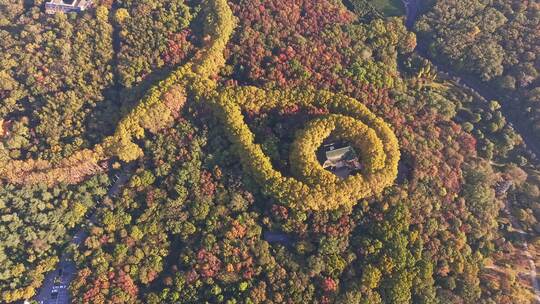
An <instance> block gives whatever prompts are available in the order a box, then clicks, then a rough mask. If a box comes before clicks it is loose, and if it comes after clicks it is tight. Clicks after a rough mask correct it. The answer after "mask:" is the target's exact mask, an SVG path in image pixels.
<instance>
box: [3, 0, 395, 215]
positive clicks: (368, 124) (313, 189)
mask: <svg viewBox="0 0 540 304" xmlns="http://www.w3.org/2000/svg"><path fill="white" fill-rule="evenodd" d="M205 4H206V5H205V6H204V7H203V10H204V13H203V14H206V16H204V17H203V18H204V20H205V22H206V23H208V24H204V32H205V35H207V37H208V39H207V41H205V45H204V46H203V49H202V50H200V51H199V52H198V53H197V54H196V55H195V56H194V59H192V60H191V61H189V62H188V63H186V64H185V65H183V66H181V67H179V68H177V69H176V70H175V71H173V72H172V73H171V74H170V75H169V76H167V78H165V79H164V80H162V81H160V82H159V83H158V84H157V85H156V86H154V87H153V88H151V89H150V91H149V92H148V93H146V95H145V97H144V98H143V99H142V100H141V101H140V102H139V104H138V105H137V106H136V107H135V108H134V109H133V110H132V111H131V112H130V113H129V114H128V115H126V117H124V118H122V120H120V122H119V124H118V126H117V128H116V131H115V132H114V135H113V136H111V137H108V138H106V139H105V140H104V142H103V143H102V144H98V145H96V146H95V147H94V148H93V149H92V150H82V151H77V152H75V153H73V155H71V156H69V157H67V158H66V159H62V160H60V161H59V162H57V163H52V162H48V161H45V160H33V159H29V160H13V159H11V158H10V157H9V155H3V159H2V160H3V162H2V163H1V164H0V174H1V175H2V176H3V178H5V179H7V180H8V181H10V182H12V183H18V184H30V183H43V182H45V183H47V184H48V185H55V184H58V183H60V182H62V183H68V184H74V183H79V182H80V181H81V180H82V179H83V178H85V177H88V176H91V175H94V174H96V173H98V172H100V171H101V170H100V167H99V162H100V161H104V160H105V159H108V158H111V157H113V156H118V158H119V159H120V160H122V161H126V162H130V161H133V160H135V159H137V158H140V157H142V154H143V152H142V150H141V148H140V147H138V146H137V145H136V144H135V143H134V142H133V140H134V139H140V138H143V137H144V133H145V130H149V131H152V132H153V133H155V132H157V131H159V130H161V129H163V128H165V127H167V126H170V125H171V123H172V121H173V120H174V119H173V112H178V111H179V110H180V109H181V107H182V101H183V100H184V99H185V94H193V98H194V99H195V100H198V101H200V102H210V103H213V104H214V106H215V107H216V110H215V111H216V113H219V114H222V116H223V121H224V123H225V125H226V126H227V128H228V129H229V135H230V137H231V141H232V142H233V143H235V144H236V145H237V146H238V151H239V153H240V154H241V155H242V156H241V159H242V160H243V162H244V163H245V167H246V169H247V170H248V171H250V172H251V173H252V174H253V175H254V176H256V179H257V180H258V181H259V183H260V184H261V186H262V187H263V188H266V189H267V190H266V192H268V194H272V195H275V196H276V197H277V198H278V199H279V200H281V201H283V202H284V203H285V204H287V205H288V206H291V207H299V208H310V209H314V210H328V209H335V208H337V207H339V206H340V205H341V204H344V205H348V206H351V205H353V204H355V203H356V202H357V201H358V200H359V199H361V198H364V197H367V196H371V195H373V194H375V193H379V192H381V191H382V190H383V189H384V188H385V187H387V186H389V185H391V184H392V183H393V181H394V180H395V178H396V177H397V165H398V161H399V147H398V142H397V138H396V136H395V135H394V133H393V132H392V130H391V129H390V127H389V126H388V125H387V124H386V123H384V121H382V120H381V119H379V118H377V117H376V116H375V115H374V114H373V113H371V112H370V111H369V110H368V109H367V108H366V107H365V106H363V105H362V104H361V103H359V102H358V101H355V100H353V99H351V98H347V97H345V96H340V95H334V94H331V93H329V92H324V91H313V92H310V91H305V92H297V93H287V92H285V93H283V94H280V92H271V93H267V91H263V90H257V89H256V88H255V87H243V89H241V90H237V89H235V90H227V89H226V88H225V89H223V88H218V84H217V83H216V81H215V80H212V77H214V76H216V75H217V74H218V72H219V70H220V69H221V68H223V66H224V65H225V58H224V55H223V51H224V49H225V48H226V45H227V42H228V41H229V37H230V36H231V35H232V33H233V30H234V27H235V20H234V16H233V14H232V11H231V9H230V8H229V6H228V4H227V2H226V1H225V0H213V1H208V3H205ZM103 14H106V13H105V12H103ZM174 91H177V92H176V95H173V94H175V93H174ZM167 94H169V95H173V97H169V98H166V95H167ZM167 101H169V102H167ZM248 103H249V104H248ZM280 103H281V104H280ZM238 104H239V105H238ZM296 104H298V105H304V106H306V105H315V106H318V107H319V108H322V109H326V110H328V111H329V113H332V112H335V113H336V114H341V115H348V116H351V117H353V118H355V119H357V120H359V121H365V124H364V123H361V124H358V123H356V124H355V123H352V124H351V123H350V120H349V123H348V124H346V123H343V122H344V120H343V119H344V118H338V116H331V115H328V116H327V117H326V118H319V120H320V119H323V122H326V123H327V124H335V123H336V122H340V123H339V128H336V126H334V127H331V126H329V127H327V128H326V129H327V130H326V131H323V132H320V133H319V134H318V135H319V138H316V139H313V140H315V141H316V143H318V145H314V144H311V145H309V146H308V147H309V148H308V149H306V148H304V149H303V151H299V152H297V153H296V154H297V155H292V156H291V157H292V158H295V159H301V158H303V157H309V158H310V159H311V161H309V162H306V163H305V164H303V163H302V162H300V161H299V162H298V163H299V164H300V163H302V164H303V165H302V166H301V167H299V168H297V170H296V171H297V172H299V176H298V177H297V178H298V179H291V178H284V177H282V175H281V174H280V173H279V172H278V171H276V170H274V169H273V168H272V165H271V164H270V161H269V159H268V157H267V156H265V155H264V153H263V151H262V149H261V147H260V146H257V145H255V144H254V143H253V134H251V132H250V131H249V128H248V127H247V125H245V123H244V119H243V117H242V114H241V110H240V107H241V106H243V108H244V110H249V111H259V110H260V109H261V108H263V107H264V108H266V109H272V108H274V107H281V108H283V107H285V106H294V105H296ZM223 114H224V115H223ZM342 117H343V116H342ZM334 129H336V133H337V134H336V135H337V136H340V137H346V136H347V133H349V134H348V135H349V136H348V139H349V140H350V141H351V142H352V143H353V144H354V145H355V146H356V147H358V148H360V151H362V156H363V157H362V160H363V161H364V162H366V164H368V165H367V166H366V170H365V172H364V175H353V176H351V177H349V178H348V179H346V180H345V181H338V179H337V177H335V176H334V175H332V174H331V173H329V172H326V171H325V170H324V169H323V168H322V166H321V165H320V164H319V163H318V161H317V159H316V156H315V152H316V150H317V148H318V146H319V145H320V144H322V140H323V139H324V138H326V137H328V135H330V132H331V131H334ZM368 131H369V133H368ZM355 132H358V134H356V135H355V136H352V137H351V136H350V135H351V133H355ZM325 133H326V134H325ZM299 140H302V138H300V139H299ZM376 143H378V145H376ZM371 146H373V147H374V150H373V151H366V150H369V149H371ZM375 158H376V159H375ZM291 161H295V160H294V159H292V160H291ZM373 163H378V164H377V165H373ZM306 180H309V182H307V181H306ZM304 202H307V203H304Z"/></svg>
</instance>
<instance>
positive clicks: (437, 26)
mask: <svg viewBox="0 0 540 304" xmlns="http://www.w3.org/2000/svg"><path fill="white" fill-rule="evenodd" d="M415 27H416V30H417V31H418V33H419V35H420V36H421V37H423V39H425V41H426V43H425V47H426V48H427V50H428V52H430V53H431V54H432V56H433V57H434V58H435V59H436V60H438V61H441V62H443V63H445V64H447V65H449V66H451V67H452V69H453V70H455V71H458V72H461V73H466V74H471V75H472V77H473V78H474V79H476V80H478V81H481V82H485V83H486V85H487V87H488V88H489V89H490V90H494V92H496V94H500V95H501V96H504V99H505V100H506V99H507V100H506V102H507V103H509V104H510V105H509V107H510V108H511V109H512V110H513V111H514V115H515V116H516V117H519V118H520V119H524V118H525V119H527V120H528V121H527V122H526V126H527V127H528V128H529V129H530V132H531V134H532V135H533V136H534V137H535V140H537V141H538V140H540V136H539V134H540V82H539V76H540V58H539V54H540V31H539V30H538V29H539V27H540V6H539V4H538V2H537V1H467V0H457V1H455V0H451V1H444V0H443V1H436V5H435V6H434V7H433V8H431V9H430V10H429V11H428V13H427V14H425V15H424V16H423V17H421V18H420V20H419V21H418V22H417V23H416V25H415Z"/></svg>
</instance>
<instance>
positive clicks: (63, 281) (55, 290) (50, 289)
mask: <svg viewBox="0 0 540 304" xmlns="http://www.w3.org/2000/svg"><path fill="white" fill-rule="evenodd" d="M131 168H132V166H130V165H128V166H127V168H126V170H125V171H124V172H122V173H121V174H120V175H115V176H114V178H113V184H112V187H111V188H110V189H109V192H108V193H107V197H110V198H113V197H115V196H116V195H117V194H118V193H119V192H120V189H121V188H122V186H123V185H125V184H126V182H127V181H128V180H129V176H130V174H129V173H130V171H131ZM99 205H101V202H98V203H97V204H96V207H97V206H99ZM96 210H97V209H96ZM96 221H97V214H96V212H94V213H93V214H92V215H91V216H90V218H89V219H88V220H87V222H86V224H87V225H86V226H81V227H80V228H79V230H78V231H77V232H76V233H75V235H74V236H73V238H72V239H71V242H70V244H73V245H75V246H76V247H79V246H80V245H81V244H82V243H83V242H84V241H85V240H86V238H87V237H88V230H87V227H88V226H91V225H94V224H95V223H96ZM76 274H77V266H76V265H75V262H74V261H73V260H72V259H71V255H70V254H69V252H63V253H62V255H61V257H60V262H59V263H58V265H57V266H56V269H55V270H53V271H51V272H49V273H48V274H47V276H46V277H45V280H44V281H43V284H42V286H41V288H40V289H39V293H38V294H37V295H36V296H35V297H34V298H33V300H34V301H36V302H37V303H39V304H69V303H71V301H70V293H69V285H70V284H71V282H72V281H73V279H74V278H75V275H76Z"/></svg>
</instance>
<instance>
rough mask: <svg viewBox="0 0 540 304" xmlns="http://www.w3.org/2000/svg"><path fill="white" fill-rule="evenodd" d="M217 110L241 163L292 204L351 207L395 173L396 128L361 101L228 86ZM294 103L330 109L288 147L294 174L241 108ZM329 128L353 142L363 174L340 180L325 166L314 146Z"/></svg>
mask: <svg viewBox="0 0 540 304" xmlns="http://www.w3.org/2000/svg"><path fill="white" fill-rule="evenodd" d="M214 105H215V108H216V114H217V115H219V116H220V118H221V119H222V121H223V122H224V124H225V125H226V127H227V133H228V136H229V139H230V140H231V141H232V142H233V144H234V145H235V148H236V149H237V152H238V153H239V155H240V159H241V161H242V164H243V166H244V167H245V168H246V169H247V170H248V171H249V172H251V173H252V175H253V176H254V178H255V179H256V180H257V182H258V183H259V184H260V185H261V187H262V188H263V190H264V191H265V192H266V194H268V195H271V196H274V197H275V198H276V199H278V200H279V201H280V202H282V203H285V204H288V205H289V206H291V207H293V208H300V209H312V210H332V209H336V208H339V207H351V206H352V205H354V204H355V203H356V202H357V201H358V200H359V199H361V198H364V197H367V196H370V195H373V194H375V193H379V192H381V191H382V190H383V189H384V188H386V187H388V186H389V185H391V184H392V183H393V182H394V180H395V178H396V176H397V167H398V161H399V157H400V153H399V147H398V141H397V138H396V136H395V135H394V132H393V131H392V130H391V129H390V127H389V126H388V125H387V124H386V123H385V122H384V121H383V120H382V119H380V118H378V117H376V116H375V115H374V114H373V113H372V112H371V111H369V109H367V108H366V107H365V106H364V105H363V104H361V103H360V102H358V101H357V100H355V99H352V98H350V97H347V96H344V95H341V94H334V93H331V92H328V91H313V90H269V91H265V90H262V89H259V88H255V87H239V88H226V89H224V90H223V91H222V92H221V93H220V94H219V96H218V97H217V98H216V99H215V100H214ZM291 105H300V106H308V105H312V106H316V107H317V108H321V109H326V110H328V111H329V112H330V113H332V114H329V115H324V116H321V117H319V118H317V119H315V120H313V121H311V122H309V123H308V125H307V126H306V128H305V129H304V130H302V131H300V132H298V134H297V136H296V139H295V141H294V143H293V145H292V148H291V153H290V163H291V169H292V171H293V173H294V174H295V177H294V178H291V177H286V176H283V175H282V174H281V173H280V172H279V171H277V170H275V169H274V168H273V166H272V164H271V161H270V158H269V157H268V156H266V155H265V154H264V152H263V150H262V148H261V146H260V145H258V144H255V143H254V140H255V136H254V134H253V133H252V132H251V130H250V129H249V127H248V126H247V125H246V123H245V122H244V118H243V116H242V110H245V111H255V112H258V111H267V110H271V109H275V108H278V109H285V108H287V107H289V106H291ZM330 133H334V134H335V135H337V136H338V137H340V138H341V139H343V140H346V141H349V142H350V143H351V144H352V145H353V146H355V147H356V148H357V149H358V150H359V151H360V155H361V157H362V161H363V164H364V167H365V168H364V170H363V172H362V173H363V174H357V175H351V176H349V177H348V178H346V179H344V180H341V179H339V178H338V177H336V176H335V175H334V174H332V173H330V172H328V171H326V170H324V169H323V168H322V166H321V164H320V163H319V162H318V160H317V157H316V154H315V153H316V150H317V149H318V147H319V146H320V145H321V144H322V142H323V140H324V139H325V138H326V137H328V135H329V134H330Z"/></svg>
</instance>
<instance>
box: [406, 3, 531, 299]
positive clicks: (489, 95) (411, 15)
mask: <svg viewBox="0 0 540 304" xmlns="http://www.w3.org/2000/svg"><path fill="white" fill-rule="evenodd" d="M402 1H403V5H404V6H405V11H406V14H407V17H406V25H407V28H409V29H411V28H412V27H413V25H414V22H415V21H416V18H417V17H418V14H419V5H420V3H419V0H402ZM423 46H424V45H422V44H421V43H420V42H419V46H418V47H417V48H416V51H417V53H418V54H420V55H421V56H422V57H424V58H427V59H429V60H430V62H431V63H432V64H433V65H434V66H436V67H437V69H438V70H439V71H442V72H443V73H445V74H447V75H449V76H450V77H451V78H453V79H456V82H457V83H458V84H461V85H462V86H463V87H465V88H467V89H469V90H472V91H474V92H475V93H476V94H478V95H479V96H481V97H482V98H483V99H485V100H500V96H497V95H496V93H495V92H493V91H490V90H489V89H488V88H487V87H486V86H484V85H482V84H480V83H478V81H476V80H474V79H472V78H471V77H469V76H467V75H457V74H456V73H454V72H453V71H451V70H450V69H448V68H447V67H445V66H443V65H441V64H438V63H437V61H435V60H434V58H432V57H431V56H430V55H429V53H428V52H427V51H426V48H425V47H423ZM501 110H502V112H503V114H504V116H505V118H506V119H507V120H508V121H509V122H510V123H511V124H512V125H513V127H514V128H515V130H516V131H517V132H518V134H519V135H520V136H521V138H522V139H523V141H524V144H525V147H526V149H528V150H529V151H530V152H531V153H530V154H531V158H532V159H533V161H535V162H537V161H538V159H537V156H540V142H538V141H537V140H536V139H535V138H534V137H533V136H531V134H530V133H529V130H527V126H526V125H524V124H523V122H522V121H520V120H518V119H517V118H516V117H515V115H514V114H513V113H512V112H511V103H509V102H504V101H501ZM505 208H506V209H507V212H508V214H509V219H510V223H511V224H512V227H513V228H514V229H515V231H516V232H517V233H518V234H519V236H520V240H521V245H522V248H523V253H524V255H525V256H526V257H527V259H528V262H529V267H530V269H531V271H530V280H531V286H532V288H533V291H534V294H535V299H536V302H537V303H540V284H539V283H538V276H537V270H536V263H535V261H534V258H533V256H532V255H531V253H530V251H529V245H528V244H527V239H526V236H527V233H526V232H525V231H523V230H522V229H521V228H520V227H521V225H520V224H519V222H518V221H517V220H516V218H515V217H514V216H512V215H511V212H510V208H509V202H508V200H507V201H506V205H505Z"/></svg>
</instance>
